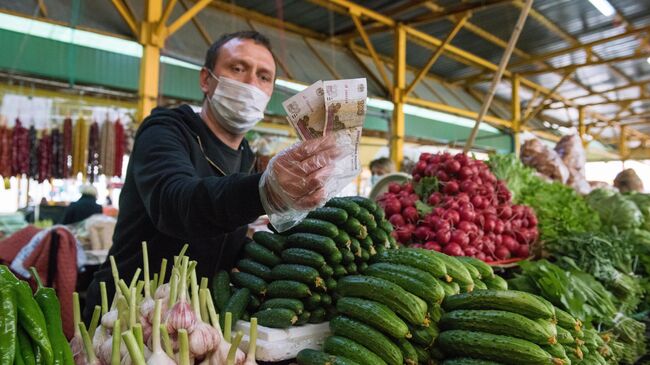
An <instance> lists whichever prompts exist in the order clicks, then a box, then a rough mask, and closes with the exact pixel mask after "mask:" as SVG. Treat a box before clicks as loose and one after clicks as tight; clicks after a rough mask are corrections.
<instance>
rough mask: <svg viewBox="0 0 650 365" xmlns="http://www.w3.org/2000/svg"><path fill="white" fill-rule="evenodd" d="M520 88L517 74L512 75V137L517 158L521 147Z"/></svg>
mask: <svg viewBox="0 0 650 365" xmlns="http://www.w3.org/2000/svg"><path fill="white" fill-rule="evenodd" d="M520 86H521V80H520V79H519V74H514V75H512V90H511V92H512V96H511V100H512V104H511V109H512V136H513V139H514V149H515V151H514V152H515V155H516V156H517V157H519V150H520V146H521V100H520V98H519V88H520ZM531 101H532V100H531Z"/></svg>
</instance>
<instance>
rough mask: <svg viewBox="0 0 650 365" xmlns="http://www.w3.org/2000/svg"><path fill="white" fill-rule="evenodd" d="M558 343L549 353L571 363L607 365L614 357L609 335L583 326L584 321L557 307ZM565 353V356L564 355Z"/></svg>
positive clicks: (572, 364) (575, 364) (578, 364)
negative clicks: (603, 336) (603, 335)
mask: <svg viewBox="0 0 650 365" xmlns="http://www.w3.org/2000/svg"><path fill="white" fill-rule="evenodd" d="M555 318H556V319H557V342H558V343H557V344H556V345H554V346H553V348H551V349H548V351H549V353H550V354H552V355H554V356H558V357H561V358H563V359H565V360H568V362H567V361H565V362H566V363H569V364H571V365H606V364H608V363H611V361H608V360H610V359H612V358H613V357H614V351H613V350H612V349H611V348H610V347H609V339H610V338H609V336H605V338H602V337H601V336H600V334H599V333H598V331H596V329H594V328H582V322H581V321H580V320H577V319H575V318H573V317H572V316H571V315H570V314H569V313H567V312H565V311H563V310H562V309H560V308H557V307H555ZM562 355H564V356H562Z"/></svg>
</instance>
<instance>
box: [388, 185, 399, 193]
mask: <svg viewBox="0 0 650 365" xmlns="http://www.w3.org/2000/svg"><path fill="white" fill-rule="evenodd" d="M401 190H402V187H401V186H400V185H399V184H398V183H390V184H388V191H390V192H391V193H393V194H397V193H399V192H400V191H401Z"/></svg>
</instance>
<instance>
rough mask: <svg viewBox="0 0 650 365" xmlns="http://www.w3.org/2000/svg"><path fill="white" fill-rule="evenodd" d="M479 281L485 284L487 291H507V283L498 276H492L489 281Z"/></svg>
mask: <svg viewBox="0 0 650 365" xmlns="http://www.w3.org/2000/svg"><path fill="white" fill-rule="evenodd" d="M481 281H483V282H484V283H485V285H486V286H487V288H488V289H492V290H508V282H507V281H506V280H505V279H504V278H502V277H500V276H498V275H494V277H493V278H491V279H483V280H481Z"/></svg>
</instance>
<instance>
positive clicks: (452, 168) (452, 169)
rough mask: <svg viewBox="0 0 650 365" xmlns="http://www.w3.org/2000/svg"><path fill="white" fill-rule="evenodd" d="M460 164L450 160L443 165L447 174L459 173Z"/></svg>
mask: <svg viewBox="0 0 650 365" xmlns="http://www.w3.org/2000/svg"><path fill="white" fill-rule="evenodd" d="M460 168H461V166H460V162H458V161H455V160H450V161H447V162H446V163H445V169H447V172H449V173H452V174H453V173H457V172H458V171H460Z"/></svg>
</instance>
